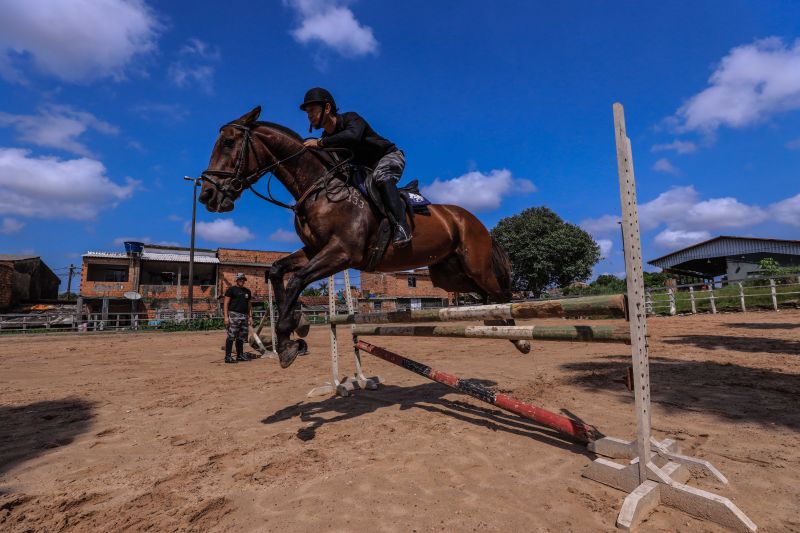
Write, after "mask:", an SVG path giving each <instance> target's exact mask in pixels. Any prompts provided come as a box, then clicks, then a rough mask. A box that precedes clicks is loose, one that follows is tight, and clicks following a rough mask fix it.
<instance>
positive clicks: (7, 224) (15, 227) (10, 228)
mask: <svg viewBox="0 0 800 533" xmlns="http://www.w3.org/2000/svg"><path fill="white" fill-rule="evenodd" d="M24 227H25V223H24V222H20V221H19V220H17V219H16V218H10V217H5V218H3V223H2V224H0V233H2V234H3V235H11V234H12V233H16V232H18V231H19V230H21V229H22V228H24Z"/></svg>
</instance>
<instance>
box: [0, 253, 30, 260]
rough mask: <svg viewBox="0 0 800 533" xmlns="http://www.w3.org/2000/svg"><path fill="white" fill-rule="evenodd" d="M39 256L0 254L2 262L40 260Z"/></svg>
mask: <svg viewBox="0 0 800 533" xmlns="http://www.w3.org/2000/svg"><path fill="white" fill-rule="evenodd" d="M38 258H39V256H38V255H25V254H0V261H24V260H26V259H38Z"/></svg>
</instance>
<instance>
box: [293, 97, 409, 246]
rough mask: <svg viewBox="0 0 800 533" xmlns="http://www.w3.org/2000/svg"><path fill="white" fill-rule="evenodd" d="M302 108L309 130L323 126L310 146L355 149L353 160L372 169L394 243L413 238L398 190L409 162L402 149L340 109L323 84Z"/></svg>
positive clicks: (362, 121)
mask: <svg viewBox="0 0 800 533" xmlns="http://www.w3.org/2000/svg"><path fill="white" fill-rule="evenodd" d="M300 109H301V110H303V111H305V112H306V114H307V115H308V121H309V123H310V124H311V126H310V127H309V129H308V131H309V132H311V130H312V129H313V128H316V129H320V128H322V129H323V130H324V131H323V132H322V137H321V138H319V139H308V140H307V141H306V142H305V145H306V146H307V147H308V148H347V149H348V150H350V151H351V152H353V159H352V162H353V163H355V164H356V165H362V166H365V167H368V168H370V169H372V175H373V177H374V178H375V184H376V185H377V186H378V190H379V191H380V193H381V198H382V199H383V202H384V204H385V205H386V210H387V211H388V214H389V220H390V221H391V222H392V225H393V226H394V237H393V238H392V244H393V245H394V246H395V247H398V248H400V247H402V246H405V245H407V244H408V243H409V242H411V228H410V226H409V225H408V219H407V218H406V210H405V204H404V203H403V200H402V199H401V198H400V193H399V192H397V182H398V181H400V176H401V175H402V174H403V170H404V169H405V166H406V157H405V154H403V151H402V150H400V149H398V148H397V146H395V144H394V143H393V142H391V141H389V140H388V139H384V138H383V137H381V136H380V135H378V134H377V133H376V132H375V130H373V129H372V128H371V127H370V125H369V124H367V121H366V120H364V119H363V118H361V116H360V115H359V114H358V113H354V112H352V111H349V112H347V113H341V114H339V113H337V108H336V102H335V101H334V99H333V95H331V93H330V92H328V91H327V90H325V89H323V88H322V87H314V88H313V89H309V90H308V92H306V96H305V98H304V99H303V103H302V104H300Z"/></svg>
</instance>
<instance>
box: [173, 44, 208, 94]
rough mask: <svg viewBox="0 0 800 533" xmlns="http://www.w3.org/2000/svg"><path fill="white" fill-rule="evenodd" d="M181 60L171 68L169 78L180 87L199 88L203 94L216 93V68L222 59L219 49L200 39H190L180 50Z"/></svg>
mask: <svg viewBox="0 0 800 533" xmlns="http://www.w3.org/2000/svg"><path fill="white" fill-rule="evenodd" d="M180 56H181V58H180V59H179V60H178V61H175V62H174V63H172V64H171V65H170V66H169V70H168V72H167V74H168V76H169V78H170V79H171V80H172V83H174V84H175V85H176V86H178V87H187V86H197V87H198V88H200V90H202V91H203V92H206V93H208V94H211V93H213V92H214V67H213V66H212V65H211V64H210V63H212V62H215V61H218V60H219V59H220V57H221V56H220V52H219V48H217V47H215V46H211V45H209V44H207V43H205V42H203V41H201V40H200V39H197V38H192V39H189V40H188V41H187V42H186V44H184V45H183V47H182V48H181V50H180Z"/></svg>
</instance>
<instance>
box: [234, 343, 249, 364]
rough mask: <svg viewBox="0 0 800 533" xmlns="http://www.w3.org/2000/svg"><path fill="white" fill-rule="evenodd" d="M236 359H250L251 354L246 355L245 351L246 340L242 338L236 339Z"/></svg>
mask: <svg viewBox="0 0 800 533" xmlns="http://www.w3.org/2000/svg"><path fill="white" fill-rule="evenodd" d="M236 360H237V361H249V360H250V356H249V355H245V353H244V341H243V340H242V339H236Z"/></svg>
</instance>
